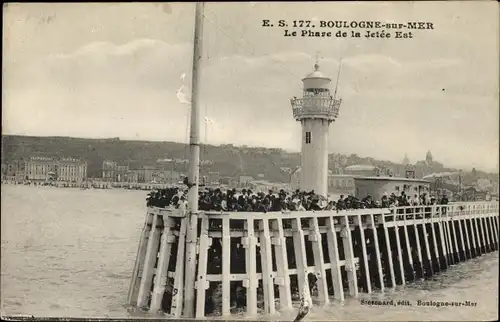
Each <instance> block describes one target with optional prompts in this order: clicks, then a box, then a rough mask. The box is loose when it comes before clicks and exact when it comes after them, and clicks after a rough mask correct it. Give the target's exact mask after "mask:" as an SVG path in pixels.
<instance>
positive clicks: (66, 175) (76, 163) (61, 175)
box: [23, 156, 87, 182]
mask: <svg viewBox="0 0 500 322" xmlns="http://www.w3.org/2000/svg"><path fill="white" fill-rule="evenodd" d="M23 179H25V180H29V181H49V180H53V181H64V182H83V181H85V180H86V179H87V163H86V162H84V161H81V160H79V159H75V158H60V159H58V158H54V157H40V156H32V157H30V158H29V159H28V160H26V162H25V166H24V178H23Z"/></svg>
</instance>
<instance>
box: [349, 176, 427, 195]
mask: <svg viewBox="0 0 500 322" xmlns="http://www.w3.org/2000/svg"><path fill="white" fill-rule="evenodd" d="M354 185H355V188H356V197H358V198H364V197H366V196H367V195H371V196H372V197H373V198H374V199H375V200H380V199H381V198H382V196H383V195H384V192H386V193H387V194H388V195H390V194H391V193H394V194H395V195H396V196H399V195H401V192H402V191H404V192H405V194H406V195H409V196H413V195H420V194H422V193H424V192H425V193H428V192H429V190H430V182H428V181H425V180H420V179H409V178H397V177H362V176H355V177H354Z"/></svg>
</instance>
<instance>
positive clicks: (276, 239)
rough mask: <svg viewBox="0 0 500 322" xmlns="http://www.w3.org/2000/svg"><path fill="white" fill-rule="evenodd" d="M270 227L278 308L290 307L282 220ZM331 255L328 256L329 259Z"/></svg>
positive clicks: (288, 278)
mask: <svg viewBox="0 0 500 322" xmlns="http://www.w3.org/2000/svg"><path fill="white" fill-rule="evenodd" d="M271 227H273V230H274V236H273V237H272V240H271V243H272V244H273V245H274V250H275V254H276V269H277V271H278V272H277V276H276V278H275V279H274V283H275V284H277V285H278V288H279V297H280V302H279V303H280V304H279V305H280V309H281V310H285V309H291V308H292V295H291V294H292V293H291V290H290V273H289V271H288V257H287V253H286V240H285V235H284V231H283V222H282V220H281V219H275V220H273V221H272V224H271ZM331 258H332V257H330V260H331Z"/></svg>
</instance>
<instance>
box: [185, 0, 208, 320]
mask: <svg viewBox="0 0 500 322" xmlns="http://www.w3.org/2000/svg"><path fill="white" fill-rule="evenodd" d="M204 7H205V3H204V2H197V3H196V12H195V24H194V49H193V75H192V84H191V132H190V136H189V151H190V156H189V172H188V189H189V190H188V204H187V215H188V226H187V233H186V267H185V270H184V272H185V276H184V277H185V283H184V286H185V288H184V290H185V292H184V315H185V316H186V317H194V304H195V303H194V294H195V292H194V288H195V285H194V284H195V280H196V242H197V238H198V179H199V176H200V110H199V105H200V104H199V103H200V102H199V95H198V94H199V90H198V85H199V81H200V70H199V67H200V66H199V64H200V60H201V53H202V42H203V18H204Z"/></svg>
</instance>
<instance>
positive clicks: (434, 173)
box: [2, 136, 499, 200]
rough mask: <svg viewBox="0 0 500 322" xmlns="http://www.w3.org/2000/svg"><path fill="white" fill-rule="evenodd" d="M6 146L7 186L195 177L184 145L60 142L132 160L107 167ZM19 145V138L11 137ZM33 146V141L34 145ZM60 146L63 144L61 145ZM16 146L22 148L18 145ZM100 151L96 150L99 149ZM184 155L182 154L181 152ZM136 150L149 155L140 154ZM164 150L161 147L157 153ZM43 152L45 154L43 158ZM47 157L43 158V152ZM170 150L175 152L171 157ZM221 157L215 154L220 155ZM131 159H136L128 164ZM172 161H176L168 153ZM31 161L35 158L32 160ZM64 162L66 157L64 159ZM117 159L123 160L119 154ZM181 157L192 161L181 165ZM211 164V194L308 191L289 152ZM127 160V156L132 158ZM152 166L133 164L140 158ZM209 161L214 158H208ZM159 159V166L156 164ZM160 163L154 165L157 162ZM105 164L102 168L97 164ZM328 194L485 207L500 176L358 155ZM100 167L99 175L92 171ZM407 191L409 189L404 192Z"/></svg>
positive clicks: (337, 171)
mask: <svg viewBox="0 0 500 322" xmlns="http://www.w3.org/2000/svg"><path fill="white" fill-rule="evenodd" d="M5 138H6V136H4V137H3V138H2V141H3V143H7V144H2V183H4V184H7V183H11V184H32V185H46V186H57V187H79V188H120V187H121V188H127V189H143V190H148V189H153V188H156V187H165V186H171V185H182V183H183V180H184V177H185V175H186V173H187V167H188V163H189V161H188V159H187V154H186V152H185V151H186V150H184V151H183V150H181V149H179V147H183V146H184V145H182V144H180V143H170V142H164V143H163V142H162V143H151V142H140V143H138V142H137V141H130V142H133V143H134V144H135V146H134V147H131V146H124V144H128V143H127V142H128V141H121V140H119V139H111V140H110V139H108V140H104V141H105V144H106V146H104V147H99V146H98V145H99V144H96V143H95V141H97V142H100V143H102V141H103V140H90V139H71V138H57V139H58V140H64V139H68V140H85V142H87V143H89V142H90V144H87V145H88V146H89V147H90V148H89V149H90V150H91V151H92V150H95V149H96V148H97V149H102V151H103V152H102V153H99V151H98V153H97V155H98V156H99V157H101V159H102V155H103V154H105V152H104V151H109V150H110V149H115V148H116V147H109V145H110V144H111V145H118V146H121V147H122V148H124V149H125V151H124V152H125V153H123V152H122V151H120V152H122V154H121V155H120V157H119V158H116V159H107V158H105V159H103V160H102V161H101V162H99V163H97V162H98V160H99V158H95V156H93V155H89V153H86V152H84V153H81V154H82V155H80V156H77V155H75V152H73V151H71V156H65V155H64V152H65V151H64V150H68V151H69V148H59V149H58V150H59V151H57V152H58V153H54V155H48V154H49V153H50V151H51V150H57V149H56V148H55V147H54V143H57V142H52V141H53V140H52V141H50V140H49V139H48V138H38V140H37V141H36V142H37V144H39V143H40V140H42V141H43V140H45V141H47V142H48V143H45V144H43V147H42V148H40V147H34V146H33V145H34V144H33V143H26V140H30V139H31V138H33V137H14V138H16V139H17V140H19V138H21V139H23V140H24V143H22V144H20V143H19V142H12V141H10V142H8V141H7V142H6V140H5ZM10 138H11V139H12V138H13V136H11V137H10ZM26 138H28V139H26ZM56 141H57V140H56ZM14 143H16V144H14ZM92 144H93V145H95V146H96V147H95V148H93V147H92ZM152 144H171V146H169V147H167V148H166V149H165V150H164V151H162V153H161V154H159V153H156V155H155V154H153V153H151V151H147V149H148V146H149V147H150V146H151V145H152ZM174 146H175V147H176V148H175V149H174V148H173V147H174ZM134 149H141V151H140V152H139V153H138V152H136V151H134ZM154 149H155V150H158V147H155V148H154ZM36 150H38V151H36ZM40 150H41V151H40ZM169 150H170V151H169ZM214 151H215V152H214ZM126 152H128V154H129V157H128V158H126V154H127V153H126ZM169 152H170V153H171V154H172V156H171V157H169V156H168V153H169ZM29 154H31V155H29ZM61 154H62V155H61ZM115 154H116V153H115ZM179 154H180V155H181V156H184V155H185V157H180V158H179V157H178V156H179ZM202 154H205V155H203V157H204V158H203V159H202V161H201V165H200V168H201V169H200V176H201V178H200V183H201V184H202V185H205V186H229V187H237V188H252V189H262V190H264V189H297V188H298V187H299V184H300V175H299V173H300V168H299V166H298V165H299V163H300V157H299V155H298V154H294V153H288V152H284V151H282V150H280V149H265V148H250V147H244V146H243V147H236V146H233V145H222V146H208V148H202ZM124 155H125V156H124ZM134 155H135V156H138V155H141V156H145V155H146V156H147V159H146V158H144V157H143V158H137V159H139V160H134V159H131V157H133V156H134ZM207 156H208V158H207ZM153 157H155V159H153ZM152 159H153V160H152ZM96 161H97V162H96ZM329 164H330V167H329V168H330V171H329V178H328V192H329V194H332V195H339V194H346V195H347V194H354V193H355V185H354V179H353V178H354V177H356V176H358V177H359V176H387V177H402V178H404V177H406V178H415V179H423V180H426V181H429V182H430V183H431V190H433V191H435V193H436V194H442V193H445V192H446V193H448V194H450V195H452V196H453V195H460V198H461V199H464V198H465V199H469V200H472V199H475V200H477V199H485V198H488V196H493V197H495V196H498V186H499V182H498V174H491V173H485V172H481V171H476V170H475V169H472V171H462V170H460V169H451V168H446V167H445V166H444V165H443V164H441V163H439V162H437V161H435V160H434V158H433V155H432V153H431V152H430V151H429V152H428V153H427V154H426V155H425V159H424V160H420V161H417V162H415V163H411V162H410V160H409V159H408V157H407V156H406V155H405V156H404V157H403V158H402V162H401V163H397V164H396V163H392V162H388V161H379V160H374V159H372V158H361V157H358V156H357V155H355V154H352V155H350V156H346V155H341V154H335V153H333V154H330V156H329ZM89 167H92V171H89ZM401 190H402V191H404V190H405V187H401Z"/></svg>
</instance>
